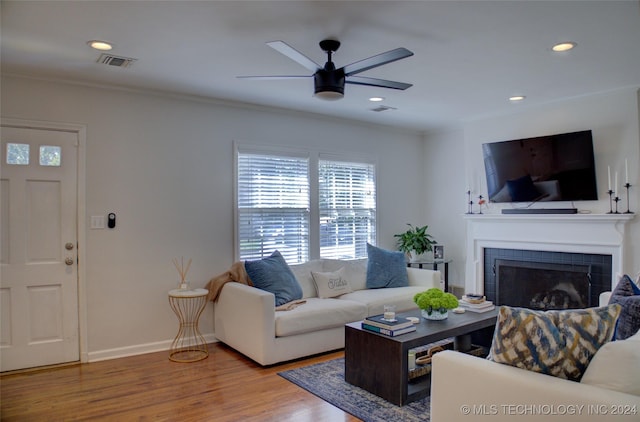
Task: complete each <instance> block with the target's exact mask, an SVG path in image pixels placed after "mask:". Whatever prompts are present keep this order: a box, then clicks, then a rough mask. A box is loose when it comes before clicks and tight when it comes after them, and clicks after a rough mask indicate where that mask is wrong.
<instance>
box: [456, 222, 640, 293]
mask: <svg viewBox="0 0 640 422" xmlns="http://www.w3.org/2000/svg"><path fill="white" fill-rule="evenodd" d="M634 216H635V214H467V215H465V216H464V218H465V220H466V221H467V261H466V277H465V291H466V292H483V289H484V278H483V277H484V274H483V272H482V268H483V267H482V263H483V262H484V248H503V249H523V250H532V251H551V252H582V253H592V254H603V255H611V257H612V274H611V280H612V288H613V287H614V285H613V283H615V282H616V274H620V273H622V272H623V268H624V265H623V257H624V243H625V239H624V238H625V224H626V223H627V222H628V221H630V220H631V219H633V217H634Z"/></svg>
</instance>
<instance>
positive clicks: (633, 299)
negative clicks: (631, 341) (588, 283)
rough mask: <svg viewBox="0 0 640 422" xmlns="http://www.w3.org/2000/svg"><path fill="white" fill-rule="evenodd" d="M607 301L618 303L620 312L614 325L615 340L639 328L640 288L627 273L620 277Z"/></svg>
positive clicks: (635, 331) (624, 337)
mask: <svg viewBox="0 0 640 422" xmlns="http://www.w3.org/2000/svg"><path fill="white" fill-rule="evenodd" d="M609 303H618V304H620V306H622V312H621V313H620V318H619V319H618V325H617V326H616V335H615V338H616V340H624V339H626V338H628V337H631V336H632V335H634V334H635V333H637V332H638V329H640V288H639V287H638V286H636V284H635V283H634V282H633V281H632V280H631V278H630V277H629V276H628V275H624V276H622V277H621V278H620V281H619V282H618V285H617V286H616V288H615V289H613V292H612V293H611V298H610V299H609Z"/></svg>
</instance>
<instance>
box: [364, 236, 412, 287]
mask: <svg viewBox="0 0 640 422" xmlns="http://www.w3.org/2000/svg"><path fill="white" fill-rule="evenodd" d="M367 257H368V260H369V261H368V263H367V288H368V289H380V288H384V287H406V286H408V285H409V277H408V276H407V263H406V261H405V256H404V253H402V252H394V251H387V250H384V249H381V248H378V247H375V246H373V245H371V244H369V243H367Z"/></svg>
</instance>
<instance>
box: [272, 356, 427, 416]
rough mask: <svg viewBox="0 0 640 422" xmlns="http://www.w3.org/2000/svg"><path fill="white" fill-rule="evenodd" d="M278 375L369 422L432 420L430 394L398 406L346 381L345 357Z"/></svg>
mask: <svg viewBox="0 0 640 422" xmlns="http://www.w3.org/2000/svg"><path fill="white" fill-rule="evenodd" d="M278 375H280V376H281V377H283V378H285V379H286V380H288V381H291V382H292V383H294V384H296V385H297V386H299V387H302V388H304V389H305V390H307V391H309V392H310V393H313V394H315V395H316V396H318V397H320V398H321V399H322V400H324V401H327V402H329V403H331V404H332V405H334V406H336V407H338V408H340V409H342V410H344V411H345V412H347V413H350V414H351V415H353V416H355V417H356V418H359V419H362V420H363V421H365V422H388V421H422V422H425V421H427V422H428V421H429V419H430V418H429V415H430V408H429V397H425V398H424V399H422V400H418V401H415V402H413V403H409V404H407V405H405V406H402V407H399V406H395V405H393V404H391V403H389V402H388V401H386V400H384V399H382V398H380V397H378V396H376V395H375V394H371V393H369V392H368V391H365V390H363V389H361V388H359V387H355V386H353V385H351V384H349V383H348V382H346V381H345V380H344V358H341V359H334V360H330V361H327V362H322V363H317V364H314V365H310V366H305V367H302V368H298V369H291V370H288V371H284V372H279V373H278Z"/></svg>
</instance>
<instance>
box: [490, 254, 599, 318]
mask: <svg viewBox="0 0 640 422" xmlns="http://www.w3.org/2000/svg"><path fill="white" fill-rule="evenodd" d="M484 270H485V272H484V293H485V295H486V296H487V298H488V299H489V300H493V301H494V302H495V303H496V304H498V305H510V306H519V307H524V308H531V309H538V310H550V309H575V308H587V307H590V306H597V304H598V297H599V295H600V293H602V292H604V291H607V290H611V287H610V286H611V256H608V255H601V254H585V253H567V252H549V251H545V252H542V251H529V250H517V249H502V248H485V249H484Z"/></svg>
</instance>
